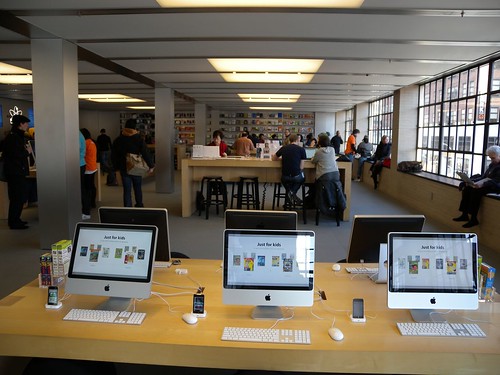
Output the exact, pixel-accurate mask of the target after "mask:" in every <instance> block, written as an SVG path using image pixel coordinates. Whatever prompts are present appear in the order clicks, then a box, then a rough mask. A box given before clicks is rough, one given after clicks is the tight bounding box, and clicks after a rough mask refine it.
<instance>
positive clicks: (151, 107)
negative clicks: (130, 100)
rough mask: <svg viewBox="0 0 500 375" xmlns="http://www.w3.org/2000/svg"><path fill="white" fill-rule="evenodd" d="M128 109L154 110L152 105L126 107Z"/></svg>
mask: <svg viewBox="0 0 500 375" xmlns="http://www.w3.org/2000/svg"><path fill="white" fill-rule="evenodd" d="M127 108H130V109H155V106H154V105H135V106H130V107H127Z"/></svg>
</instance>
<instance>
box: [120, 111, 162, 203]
mask: <svg viewBox="0 0 500 375" xmlns="http://www.w3.org/2000/svg"><path fill="white" fill-rule="evenodd" d="M136 126H137V122H136V120H135V119H128V120H127V122H126V123H125V128H124V129H123V130H122V132H121V134H120V136H119V137H118V138H116V139H115V141H114V142H113V147H112V149H111V159H112V162H113V167H114V168H115V170H117V171H120V175H121V176H122V182H123V205H124V206H125V207H132V187H133V189H134V196H135V207H144V203H143V200H142V177H141V176H133V175H129V174H128V173H127V154H129V153H130V154H136V155H142V158H143V159H144V161H145V162H146V164H147V165H148V167H149V170H148V173H153V169H154V163H153V159H152V157H151V154H150V153H149V151H148V148H147V146H146V142H144V140H143V139H142V137H141V135H140V133H139V132H138V131H137V130H136Z"/></svg>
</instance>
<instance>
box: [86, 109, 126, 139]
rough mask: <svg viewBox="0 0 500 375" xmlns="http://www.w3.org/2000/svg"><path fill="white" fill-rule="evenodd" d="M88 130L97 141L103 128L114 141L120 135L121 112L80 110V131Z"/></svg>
mask: <svg viewBox="0 0 500 375" xmlns="http://www.w3.org/2000/svg"><path fill="white" fill-rule="evenodd" d="M81 128H87V129H88V130H89V131H90V134H91V135H92V138H93V139H96V138H97V137H98V136H99V134H100V131H101V129H102V128H104V129H106V134H107V135H109V136H110V137H111V139H112V140H114V139H115V138H116V137H118V136H119V135H120V112H118V111H91V110H82V109H81V110H80V129H81Z"/></svg>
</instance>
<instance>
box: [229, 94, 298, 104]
mask: <svg viewBox="0 0 500 375" xmlns="http://www.w3.org/2000/svg"><path fill="white" fill-rule="evenodd" d="M238 96H239V97H240V98H241V100H243V101H244V102H260V103H295V102H296V101H297V100H298V99H299V98H300V95H298V94H238Z"/></svg>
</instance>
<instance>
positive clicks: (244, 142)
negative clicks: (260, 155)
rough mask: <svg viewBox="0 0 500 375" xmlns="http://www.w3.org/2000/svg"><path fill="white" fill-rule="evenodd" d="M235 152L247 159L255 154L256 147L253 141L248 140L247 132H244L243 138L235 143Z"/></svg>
mask: <svg viewBox="0 0 500 375" xmlns="http://www.w3.org/2000/svg"><path fill="white" fill-rule="evenodd" d="M233 150H234V153H235V155H238V156H247V157H248V156H250V154H251V153H252V152H255V146H254V145H253V142H252V140H251V139H250V138H248V132H247V131H243V132H242V133H241V137H240V138H238V139H237V140H236V141H235V142H234V143H233Z"/></svg>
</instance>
